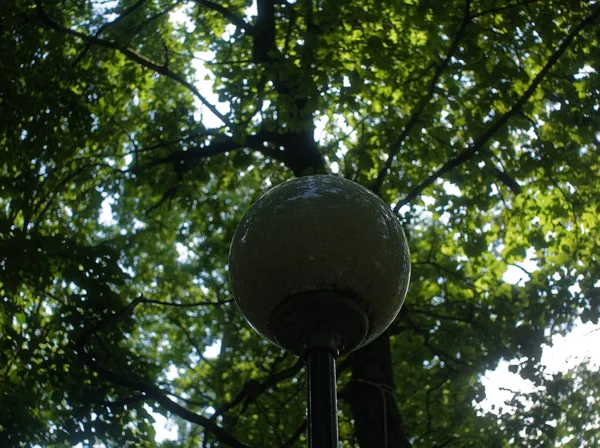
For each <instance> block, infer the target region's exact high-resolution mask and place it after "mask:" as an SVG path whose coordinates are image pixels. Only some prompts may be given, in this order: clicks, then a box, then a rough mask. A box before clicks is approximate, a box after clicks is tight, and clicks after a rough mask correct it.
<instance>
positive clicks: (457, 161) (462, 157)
mask: <svg viewBox="0 0 600 448" xmlns="http://www.w3.org/2000/svg"><path fill="white" fill-rule="evenodd" d="M598 16H600V7H597V8H596V9H595V10H594V11H593V12H592V13H591V14H590V15H589V16H588V17H587V18H585V19H584V20H582V21H581V22H580V23H579V24H578V25H577V26H574V27H573V28H572V29H571V32H570V33H569V34H568V35H567V37H566V38H565V40H563V41H562V43H561V44H560V45H559V46H558V48H557V49H556V51H555V52H554V53H553V54H552V56H550V58H549V59H548V61H547V62H546V64H545V65H544V67H543V68H542V69H541V70H540V72H539V73H538V74H537V75H536V77H535V78H534V80H533V81H532V82H531V84H530V85H529V87H528V88H527V90H526V91H525V93H524V94H523V95H522V96H521V97H520V98H519V99H518V100H517V102H516V103H515V104H514V105H513V106H512V107H511V108H510V110H509V111H508V112H506V113H505V114H504V115H502V116H501V117H500V118H498V119H497V120H496V121H495V122H494V123H493V124H492V125H491V126H490V127H489V128H488V130H487V131H485V132H484V133H483V134H482V135H481V136H480V137H479V138H477V140H475V142H473V144H472V145H471V146H470V147H468V148H467V149H465V150H464V151H463V152H462V153H460V154H459V155H457V156H456V157H454V158H453V159H450V160H448V161H447V162H446V163H445V164H444V165H442V166H441V167H440V168H439V169H438V170H437V171H436V172H435V173H433V174H432V175H431V176H428V177H427V178H426V179H425V180H424V181H423V182H421V183H420V184H419V185H417V187H415V188H414V189H413V190H412V191H411V192H410V193H409V194H408V195H407V196H406V197H405V198H404V199H402V200H401V201H398V203H397V204H396V206H395V207H394V213H398V210H400V208H402V207H403V206H404V205H407V204H409V203H410V202H411V201H412V200H414V199H416V198H417V197H418V196H419V195H420V194H421V193H422V192H423V190H425V189H426V188H427V187H429V186H430V185H432V184H433V183H434V182H435V181H436V180H437V179H440V178H441V177H443V176H444V175H446V174H447V173H449V172H450V171H452V170H453V169H454V168H456V167H458V166H460V165H462V164H463V163H465V162H468V161H470V160H471V159H473V158H474V157H476V156H477V155H479V154H480V153H481V151H482V150H483V149H484V148H483V146H484V145H485V144H486V143H487V142H488V140H490V139H491V138H492V137H493V136H494V135H495V134H496V132H498V131H499V130H500V129H502V128H503V127H504V125H506V123H508V121H509V120H510V119H511V118H512V117H513V116H515V115H516V114H517V113H519V112H520V111H521V108H522V107H523V106H524V105H525V103H527V101H529V99H530V98H531V97H532V96H533V94H534V93H535V91H536V89H537V88H538V86H539V85H540V83H541V82H542V81H543V80H544V78H545V77H546V75H547V74H548V72H549V71H550V70H551V69H552V67H553V66H554V65H555V64H556V63H557V62H558V60H559V59H560V57H561V56H562V55H563V54H564V53H565V52H566V51H567V49H568V48H569V46H570V45H571V44H572V43H573V41H574V40H575V38H576V37H577V35H578V34H579V33H580V32H581V31H582V30H583V29H584V28H585V27H587V26H589V25H591V24H592V23H594V22H595V21H596V20H597V19H598Z"/></svg>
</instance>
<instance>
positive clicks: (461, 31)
mask: <svg viewBox="0 0 600 448" xmlns="http://www.w3.org/2000/svg"><path fill="white" fill-rule="evenodd" d="M470 7H471V2H470V0H466V2H465V13H464V15H463V19H462V21H461V23H460V26H459V28H458V31H457V32H456V34H455V35H454V39H453V40H452V43H451V44H450V48H449V49H448V51H447V53H446V57H445V58H444V60H443V61H442V62H441V63H440V64H438V66H437V68H436V70H435V72H434V74H433V76H432V77H431V79H430V81H429V85H428V86H427V91H426V93H425V95H424V96H423V97H422V98H421V100H420V101H419V103H418V104H417V106H416V107H415V109H414V111H413V112H412V114H411V116H410V118H409V119H408V122H407V123H406V125H405V126H404V129H402V132H401V133H400V136H399V137H398V139H397V140H396V141H395V142H394V143H393V144H392V145H391V150H390V152H389V154H388V158H387V160H386V161H385V164H384V166H383V167H382V168H381V169H380V170H379V174H378V175H377V178H376V179H375V182H374V184H373V186H372V187H371V190H372V191H373V192H374V193H376V194H378V193H379V190H381V186H382V185H383V181H384V180H385V176H386V175H387V174H388V173H389V172H390V169H391V167H392V163H393V162H394V158H395V157H396V156H397V155H398V153H399V152H400V149H401V147H402V145H403V144H404V141H405V140H406V138H407V137H408V135H409V134H410V133H411V132H412V130H413V129H414V127H415V125H416V124H417V123H418V121H419V118H420V117H421V114H422V113H423V111H424V110H425V108H426V107H427V105H428V104H429V101H430V100H431V98H432V97H433V94H434V91H435V86H436V84H437V83H438V81H439V80H440V78H441V76H442V74H443V73H444V72H445V71H446V69H447V68H448V66H449V65H450V61H451V60H452V57H453V56H454V53H455V52H456V50H457V49H458V47H459V44H460V42H461V40H462V38H463V37H464V36H465V31H466V29H467V26H468V25H469V23H470V20H471V16H470V10H471V8H470Z"/></svg>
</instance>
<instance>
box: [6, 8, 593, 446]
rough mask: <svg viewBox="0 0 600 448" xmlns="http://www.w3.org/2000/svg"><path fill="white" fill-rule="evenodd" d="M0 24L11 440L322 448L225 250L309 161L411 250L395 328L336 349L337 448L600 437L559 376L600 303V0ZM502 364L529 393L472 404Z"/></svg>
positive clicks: (127, 15)
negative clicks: (554, 369)
mask: <svg viewBox="0 0 600 448" xmlns="http://www.w3.org/2000/svg"><path fill="white" fill-rule="evenodd" d="M0 14H1V17H2V28H1V29H0V33H1V38H0V54H2V55H3V64H2V70H1V71H0V117H1V126H0V142H1V144H0V153H1V159H0V292H1V297H2V299H1V300H2V306H1V308H0V332H1V333H0V334H1V338H0V369H1V371H2V381H0V399H1V402H2V404H1V406H0V444H2V446H31V445H33V444H39V445H41V446H43V447H50V446H65V445H68V444H77V443H79V442H82V443H83V444H84V445H91V444H94V443H96V442H103V443H105V444H106V445H107V446H132V445H133V446H164V447H169V446H190V447H191V446H200V445H201V444H202V446H205V447H209V446H214V447H216V446H233V447H242V446H255V447H268V446H303V445H304V443H305V439H304V428H305V423H303V422H304V412H305V411H304V409H305V404H304V387H305V384H304V377H303V372H302V363H301V362H300V361H298V360H297V359H295V358H293V357H291V356H289V355H286V354H284V353H282V352H281V351H280V350H278V349H277V347H275V346H273V345H270V344H268V343H266V342H264V341H261V340H260V338H258V337H257V336H256V335H255V334H254V333H253V332H252V330H251V329H250V328H249V327H248V326H247V325H246V324H245V323H244V322H243V320H242V319H241V316H240V314H239V312H238V311H237V309H236V307H235V305H234V304H233V303H232V300H231V297H230V293H229V291H228V285H227V266H226V261H227V252H228V246H229V241H230V240H231V236H232V234H233V231H234V229H235V226H236V224H237V223H238V222H239V220H240V219H241V216H242V215H243V213H244V211H245V210H246V209H247V208H248V207H249V205H250V204H251V203H252V202H253V201H255V200H256V199H257V198H258V197H259V196H260V195H261V194H262V193H263V192H264V191H266V189H268V188H269V187H270V186H271V185H275V184H278V183H280V182H282V181H284V180H286V179H289V178H291V177H292V176H301V175H309V174H314V173H329V174H333V175H340V176H344V177H346V178H349V179H352V180H354V181H356V182H359V183H361V184H363V185H365V186H367V187H368V188H370V189H371V190H372V191H374V192H375V193H377V194H378V195H380V196H381V198H382V199H383V200H384V201H386V202H387V203H389V204H390V206H391V207H392V208H393V210H394V211H395V212H396V213H397V214H398V216H399V218H400V219H401V221H402V223H403V225H404V228H405V230H406V233H407V235H408V237H409V240H410V247H411V253H412V262H413V280H412V283H411V288H410V291H409V296H408V299H407V302H406V304H405V307H404V308H403V310H402V312H401V314H400V316H399V317H398V319H397V320H396V322H395V323H394V324H393V325H392V327H391V328H390V330H389V331H388V332H387V333H386V334H385V335H384V336H383V337H381V338H379V339H378V340H377V341H376V342H375V343H373V344H372V345H370V346H368V347H366V348H364V349H362V350H360V351H358V352H356V353H355V354H353V355H350V356H348V357H345V358H342V359H340V360H339V379H338V381H339V382H338V387H339V396H340V416H339V418H340V431H341V438H342V441H343V444H344V446H348V447H355V446H359V445H360V446H362V447H380V446H390V447H405V446H410V445H414V446H418V447H441V446H452V447H455V446H456V447H467V446H473V447H480V446H489V447H502V446H508V445H509V444H515V445H526V446H557V445H561V444H562V445H561V446H584V445H585V444H588V445H590V446H591V445H594V442H596V443H598V434H599V433H600V431H599V423H598V422H599V418H600V417H599V416H600V409H599V407H600V402H599V401H598V399H597V397H598V396H599V395H598V394H599V393H600V390H599V388H600V384H599V380H598V374H597V373H594V372H591V371H590V370H589V369H587V368H586V367H585V365H582V366H580V367H579V368H578V369H576V370H575V371H573V372H568V373H565V374H563V375H555V376H549V375H546V374H544V371H543V366H541V365H540V355H541V345H542V344H544V343H548V342H549V341H550V339H551V337H552V336H553V335H555V334H560V333H565V332H566V331H568V330H569V328H571V327H572V325H573V324H574V322H575V321H576V320H577V319H581V320H582V321H584V322H587V321H592V322H594V323H597V322H598V318H599V315H600V296H599V292H600V283H599V282H598V279H599V278H600V259H599V253H600V251H599V245H600V223H599V222H598V217H599V215H600V197H599V196H598V187H599V185H598V173H600V157H599V152H598V145H599V143H600V142H599V140H600V136H599V134H598V130H599V129H600V113H599V108H600V74H599V73H598V70H599V69H598V67H599V66H600V42H599V40H600V19H599V16H600V7H599V5H598V4H597V2H595V1H583V0H577V1H574V0H560V1H558V0H544V1H541V0H523V1H516V0H512V1H496V0H450V1H447V2H443V3H440V2H436V1H433V0H410V1H409V0H404V1H398V0H387V1H377V0H359V1H352V2H342V1H333V0H331V1H325V0H318V1H313V0H296V1H291V0H281V1H269V0H257V1H256V2H255V4H254V5H253V4H252V2H251V1H248V0H230V1H228V2H220V1H217V0H188V1H184V0H177V1H175V0H123V1H119V2H116V1H108V0H95V1H92V0H86V1H83V0H80V1H75V0H56V1H48V0H36V1H34V2H23V1H17V0H8V1H4V2H2V4H1V5H0ZM217 98H218V100H219V103H218V104H217V103H216V100H217ZM108 207H110V210H111V214H110V219H107V215H106V213H104V214H102V210H105V211H106V210H108ZM301 237H302V236H301V235H299V238H301ZM273 244H277V242H276V241H274V242H273ZM526 256H529V258H530V259H531V260H533V261H535V263H536V264H537V266H538V269H536V270H535V271H533V272H527V273H525V274H524V275H525V279H524V280H523V281H522V282H520V283H518V284H516V285H511V284H509V283H507V282H505V281H504V280H503V276H504V274H505V272H506V271H507V269H508V267H509V266H520V265H519V263H522V262H523V260H524V259H525V258H526ZM521 269H523V268H521ZM217 342H218V343H220V351H219V353H218V355H217V356H213V357H207V356H206V355H205V354H206V348H207V347H209V346H211V345H214V344H215V343H217ZM501 359H507V360H513V359H516V360H518V363H517V364H515V365H514V369H515V370H516V371H518V372H519V373H520V374H521V375H522V376H523V377H524V378H528V379H530V380H532V381H533V382H534V383H535V384H536V386H537V389H536V391H535V392H533V393H532V394H531V396H530V397H524V398H530V401H526V400H525V401H523V399H522V398H523V397H521V399H516V400H515V402H514V403H513V404H514V408H511V409H510V410H509V409H504V410H497V411H496V412H484V411H480V410H478V409H477V406H476V403H478V402H481V401H482V400H483V399H484V398H485V391H484V388H483V387H482V385H481V382H480V377H481V375H482V373H484V372H485V371H486V370H487V369H493V368H495V366H497V364H498V362H499V360H501ZM524 403H525V404H524ZM527 403H529V404H527ZM150 409H152V410H154V411H155V412H158V413H161V414H163V415H169V416H170V417H171V418H172V419H173V421H174V422H175V423H176V424H177V425H178V429H179V434H180V438H179V440H178V441H177V442H168V441H167V442H163V443H162V444H159V443H156V442H155V441H154V435H155V434H154V429H153V426H152V423H153V418H152V416H151V414H150V413H149V410H150ZM509 411H510V412H509Z"/></svg>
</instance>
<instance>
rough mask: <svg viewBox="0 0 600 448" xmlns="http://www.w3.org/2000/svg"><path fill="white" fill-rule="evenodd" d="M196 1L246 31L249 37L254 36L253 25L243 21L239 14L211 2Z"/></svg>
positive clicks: (205, 0)
mask: <svg viewBox="0 0 600 448" xmlns="http://www.w3.org/2000/svg"><path fill="white" fill-rule="evenodd" d="M194 1H195V2H196V3H197V4H198V5H200V6H204V7H205V8H208V9H210V10H212V11H215V12H218V13H219V14H221V15H222V16H223V17H225V18H226V19H227V20H229V21H230V22H231V23H232V24H233V25H235V26H236V27H238V28H240V29H242V30H244V31H246V33H248V34H249V35H251V36H253V35H254V34H255V29H254V27H253V26H252V25H250V24H249V23H246V21H245V20H244V19H242V18H241V17H240V16H238V15H237V14H235V13H234V12H232V11H231V10H229V9H228V8H225V7H224V6H222V5H219V4H218V3H215V2H211V1H210V0H194Z"/></svg>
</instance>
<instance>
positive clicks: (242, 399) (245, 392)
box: [210, 359, 304, 420]
mask: <svg viewBox="0 0 600 448" xmlns="http://www.w3.org/2000/svg"><path fill="white" fill-rule="evenodd" d="M303 366H304V363H303V362H302V360H301V359H298V361H297V362H296V363H295V364H294V365H292V366H290V367H288V368H287V369H283V370H282V371H280V372H277V373H275V374H273V375H271V376H269V377H268V378H267V379H265V380H264V381H262V382H258V381H256V380H250V381H248V382H247V383H246V384H244V386H243V387H242V390H241V391H240V392H239V393H238V394H237V395H236V397H235V398H234V399H233V400H231V401H230V402H229V403H226V404H225V405H223V406H221V407H220V408H219V409H217V410H216V411H215V413H214V414H213V415H212V416H211V417H210V419H211V420H215V419H216V418H217V417H219V416H220V415H223V414H224V413H225V412H227V411H228V410H230V409H232V408H234V407H236V406H238V405H239V404H241V403H244V409H245V408H246V407H247V406H248V405H249V404H251V403H253V402H254V401H256V399H257V398H258V397H259V396H260V395H261V394H263V393H264V392H265V391H267V390H268V389H271V388H272V387H275V386H276V385H277V384H278V383H279V382H281V381H283V380H286V379H288V378H292V377H293V376H295V375H296V374H297V373H298V372H300V370H301V369H302V367H303Z"/></svg>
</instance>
